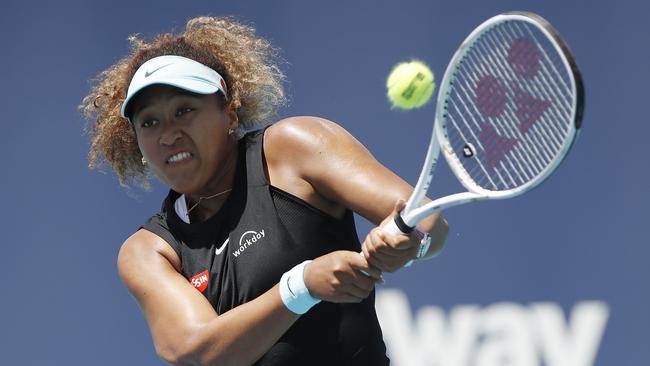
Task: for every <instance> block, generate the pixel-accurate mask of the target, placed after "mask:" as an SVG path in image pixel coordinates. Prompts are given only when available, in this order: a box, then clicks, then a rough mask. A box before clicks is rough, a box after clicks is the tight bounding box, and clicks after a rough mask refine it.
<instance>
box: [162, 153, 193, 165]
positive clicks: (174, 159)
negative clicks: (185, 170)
mask: <svg viewBox="0 0 650 366" xmlns="http://www.w3.org/2000/svg"><path fill="white" fill-rule="evenodd" d="M190 156H192V154H190V153H188V152H185V151H184V152H180V153H178V154H174V155H172V156H171V157H170V158H169V159H167V163H177V162H179V161H181V160H185V159H187V158H189V157H190Z"/></svg>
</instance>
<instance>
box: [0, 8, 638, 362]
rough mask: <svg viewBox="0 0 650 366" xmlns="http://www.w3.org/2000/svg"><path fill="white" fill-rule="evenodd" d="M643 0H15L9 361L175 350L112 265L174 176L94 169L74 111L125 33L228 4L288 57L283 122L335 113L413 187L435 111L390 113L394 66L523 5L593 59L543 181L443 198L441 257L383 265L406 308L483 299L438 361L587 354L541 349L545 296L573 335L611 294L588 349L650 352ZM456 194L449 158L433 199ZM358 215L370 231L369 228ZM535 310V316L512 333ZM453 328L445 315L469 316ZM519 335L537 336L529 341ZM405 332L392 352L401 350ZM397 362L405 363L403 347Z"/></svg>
mask: <svg viewBox="0 0 650 366" xmlns="http://www.w3.org/2000/svg"><path fill="white" fill-rule="evenodd" d="M640 4H642V2H638V3H637V2H634V1H617V2H611V1H610V2H604V1H560V0H548V1H498V2H497V1H466V0H457V1H446V2H438V1H423V0H419V1H418V0H401V1H371V0H366V1H347V2H343V1H328V2H309V1H288V0H287V1H258V2H253V1H237V2H218V1H205V0H203V1H199V0H192V1H141V2H136V1H124V0H113V1H95V2H93V1H81V0H79V1H41V2H37V1H30V0H24V1H12V0H10V1H5V2H3V5H2V11H1V12H0V20H1V21H0V34H1V35H2V36H3V37H2V47H0V50H1V51H0V55H1V57H0V75H1V78H2V79H1V80H2V86H3V87H2V88H0V107H1V111H2V113H1V114H0V116H1V117H0V119H1V121H2V123H1V125H0V126H1V127H0V128H1V131H2V134H1V136H2V144H0V156H2V160H3V169H2V179H0V186H1V187H2V192H3V197H2V203H3V207H4V209H3V210H2V213H1V214H0V215H1V217H2V220H1V221H0V222H2V231H3V233H4V239H3V246H2V255H1V256H0V271H1V272H0V273H2V278H3V279H2V281H0V325H1V326H0V351H1V352H0V355H1V356H0V357H2V358H1V359H0V363H1V364H3V365H158V364H161V363H162V362H161V361H159V360H158V359H157V357H156V355H155V352H154V349H153V346H152V343H151V340H150V336H149V333H148V329H147V327H146V324H145V321H144V319H143V317H142V315H141V313H140V311H139V309H138V307H137V305H136V303H135V302H134V301H133V299H132V298H131V297H130V296H129V295H128V293H127V292H126V290H125V289H124V287H123V286H122V284H121V282H120V280H119V278H118V275H117V271H116V267H115V259H116V254H117V251H118V248H119V245H120V244H121V243H122V241H123V240H124V239H125V238H126V237H127V236H128V235H130V234H131V233H132V232H133V230H135V229H136V228H137V227H138V225H139V224H140V223H141V222H143V220H145V219H146V218H147V217H148V216H149V215H150V214H151V213H152V212H154V211H155V210H157V209H158V208H159V204H160V200H161V199H162V197H163V196H164V194H165V189H164V187H162V186H160V185H156V187H155V189H154V190H153V191H152V192H150V193H146V192H141V191H139V190H137V189H135V190H132V191H127V190H125V189H123V188H121V187H120V186H119V185H118V182H117V179H116V178H115V177H114V176H113V175H112V174H111V173H110V171H106V172H105V174H102V173H100V172H89V171H88V170H87V168H86V164H87V162H86V154H87V151H88V139H87V136H85V135H84V121H83V119H82V117H81V115H80V114H79V112H78V111H77V108H76V107H77V105H78V104H79V103H80V101H81V99H82V98H83V96H84V95H85V93H87V91H88V89H89V85H90V84H89V82H88V81H89V80H90V79H92V78H93V77H94V76H95V75H97V74H98V73H99V72H100V71H102V70H104V69H105V68H106V67H108V66H109V65H111V64H112V63H113V62H115V61H117V60H118V59H119V58H121V57H122V56H124V55H125V54H126V53H127V52H128V43H127V41H126V38H127V36H128V35H130V34H133V33H140V34H141V35H143V36H145V37H146V36H151V35H154V34H156V33H158V32H162V31H169V30H181V29H182V28H183V26H184V24H185V21H186V20H187V19H188V18H191V17H194V16H197V15H205V14H209V15H234V16H236V17H238V18H239V19H241V20H243V21H245V22H251V23H253V24H254V25H255V26H256V27H257V29H258V32H259V34H261V35H262V36H264V37H267V38H268V39H270V40H271V41H272V43H274V44H275V45H276V46H277V47H279V48H280V49H282V56H283V57H284V58H285V59H286V60H287V61H288V62H287V64H286V65H285V67H284V70H285V72H286V74H287V76H288V79H289V84H288V85H287V90H288V92H289V93H290V95H291V104H290V106H288V107H287V108H285V109H283V110H282V111H281V113H280V117H282V116H290V115H299V114H309V115H318V116H322V117H325V118H329V119H331V120H334V121H336V122H338V123H340V124H341V125H343V126H344V127H345V128H347V129H348V130H349V131H350V132H351V133H352V134H353V135H355V136H356V137H357V138H358V139H359V140H360V141H361V142H363V143H364V144H365V145H366V146H367V147H368V148H369V149H370V150H371V151H372V152H373V154H375V156H376V157H377V158H378V159H379V160H380V161H381V162H383V163H384V164H385V165H387V166H388V167H390V168H391V169H393V170H395V171H396V172H397V173H398V174H400V175H401V176H402V177H404V178H405V179H406V180H408V181H410V182H414V181H415V180H416V178H417V174H418V171H419V169H420V164H421V158H422V156H423V153H424V148H425V146H426V143H427V139H428V136H427V135H428V134H429V131H430V121H431V119H432V115H433V111H434V108H433V106H432V105H428V106H427V107H426V108H424V109H422V110H420V111H417V112H409V113H398V112H395V111H391V110H390V108H389V106H388V103H387V102H386V98H385V89H384V81H385V77H386V75H387V73H388V72H389V70H390V68H391V67H392V65H394V64H395V63H397V62H399V61H402V60H404V59H408V58H411V57H416V58H419V59H422V60H425V61H426V62H428V63H429V64H430V65H431V66H432V68H433V69H434V71H435V72H436V73H437V75H438V77H440V76H442V73H443V72H444V68H445V66H446V64H447V62H448V60H449V59H450V57H451V55H452V53H453V52H454V51H455V49H456V47H457V46H458V45H459V43H460V42H461V41H462V40H463V39H464V37H465V36H466V35H467V34H468V33H469V31H471V30H472V29H473V28H474V27H475V26H476V25H478V24H479V23H480V22H482V21H483V20H485V19H487V18H488V17H490V16H492V15H495V14H497V13H500V12H504V11H509V10H530V11H534V12H536V13H539V14H540V15H542V16H544V17H545V18H546V19H548V20H549V21H550V22H551V23H553V24H554V25H555V27H556V28H557V29H558V30H559V31H560V32H561V33H562V34H563V36H564V37H565V39H566V40H567V42H568V43H569V45H570V47H571V49H572V50H573V52H574V53H575V55H576V58H577V60H578V63H579V65H580V67H581V70H582V72H583V77H584V80H585V84H586V90H587V106H586V111H585V119H584V130H583V132H582V134H581V136H580V139H579V141H578V143H577V145H576V146H575V149H574V150H573V152H572V153H571V155H570V156H569V157H568V159H567V161H566V162H565V163H564V164H563V166H562V167H561V169H560V170H559V171H558V172H557V173H556V174H555V175H554V176H552V177H551V179H550V180H549V181H548V182H547V183H546V184H545V185H543V186H541V187H540V188H539V189H537V190H535V191H534V192H532V193H531V194H530V195H527V196H524V197H520V198H517V199H514V200H510V201H504V202H487V203H480V204H475V205H471V206H465V207H462V208H456V209H453V210H450V211H449V212H448V213H447V217H448V220H449V221H450V223H451V228H452V230H451V233H450V236H449V240H448V245H447V249H446V250H445V252H444V253H443V255H441V256H440V257H438V258H436V259H434V260H432V261H430V262H428V263H426V264H422V265H418V266H414V267H412V268H410V269H408V270H404V271H402V272H400V273H397V274H394V275H388V276H387V279H388V280H387V284H386V285H384V286H383V287H382V290H383V291H384V292H382V293H380V299H388V297H386V296H397V298H398V299H402V300H404V299H406V300H407V301H408V302H405V303H404V304H406V306H407V308H406V309H407V310H409V309H410V310H409V312H408V313H406V316H413V317H416V314H418V311H419V310H422V309H425V310H426V309H428V310H429V314H431V313H432V312H435V311H436V310H437V311H442V314H443V315H444V317H443V318H441V319H443V320H444V319H451V315H450V314H452V313H453V310H454V309H456V310H458V309H464V307H463V306H465V305H472V306H473V307H472V309H479V310H478V311H479V312H480V313H481V314H483V317H480V319H482V320H480V321H481V322H482V323H481V324H479V325H476V326H477V327H478V329H479V330H478V331H477V332H476V333H475V336H474V337H470V338H471V344H472V346H471V347H470V349H471V352H469V353H467V354H466V355H465V356H463V357H465V358H464V359H463V360H460V361H459V360H456V361H453V362H456V363H453V362H452V361H445V362H442V361H440V360H442V358H439V359H438V361H437V362H438V363H435V362H434V360H433V358H432V357H434V356H426V355H424V354H423V355H422V356H421V357H420V356H413V357H414V358H413V359H412V361H409V362H410V363H411V364H418V363H419V364H422V365H425V364H447V365H451V364H458V365H461V364H462V365H475V364H476V365H488V364H489V365H511V364H512V365H515V364H517V365H524V364H531V365H542V364H547V365H560V364H566V365H570V364H578V363H577V362H578V361H575V362H573V363H571V362H569V361H566V358H565V362H564V363H562V362H559V361H554V360H553V359H550V358H549V357H550V356H544V355H545V354H546V355H547V354H548V353H545V351H544V349H543V347H544V346H543V342H541V341H536V340H535V339H538V338H536V337H537V336H535V334H539V333H540V330H539V329H541V328H539V327H536V326H534V325H530V324H529V323H530V322H529V321H528V320H526V319H530V318H529V317H528V315H530V314H534V313H535V311H534V309H536V307H535V306H536V305H535V304H538V303H540V302H544V303H551V304H555V305H554V306H556V307H559V309H561V310H562V314H563V318H562V319H561V320H562V321H563V322H564V323H562V324H565V331H566V334H568V335H569V336H570V335H572V334H573V335H574V336H575V337H574V338H576V339H577V338H579V337H578V334H579V333H580V329H582V328H581V325H580V324H582V325H584V327H583V328H584V329H583V331H584V332H586V333H585V334H588V333H589V332H590V329H591V331H593V329H596V328H598V326H597V325H594V323H593V322H594V319H595V318H594V319H592V318H588V319H587V318H585V319H587V321H585V322H583V323H580V321H579V319H578V318H579V316H576V317H572V318H567V317H569V315H570V314H571V312H572V311H573V310H575V309H576V306H577V304H581V303H582V304H584V303H585V302H588V303H587V304H598V306H599V309H601V310H602V311H601V313H600V314H601V315H603V314H604V316H605V318H604V321H606V326H605V329H604V333H603V334H602V338H601V337H600V336H599V335H595V336H594V337H596V338H597V339H596V340H595V344H596V349H595V351H594V352H595V355H594V357H595V360H594V361H593V364H596V365H646V364H648V362H649V361H648V360H649V359H650V349H649V348H648V347H647V339H648V335H647V333H648V332H647V329H648V328H650V316H649V315H648V313H649V311H648V310H649V308H650V307H649V304H650V286H649V281H650V267H649V266H648V265H647V264H646V262H647V258H648V256H649V255H650V249H649V248H648V245H647V244H648V239H647V235H646V233H647V227H648V224H647V223H646V221H647V219H648V214H647V211H646V207H647V206H648V204H650V195H649V194H648V190H647V187H648V178H650V174H649V169H648V168H649V164H648V162H647V146H646V142H647V136H648V135H649V134H650V127H649V125H648V118H647V108H646V105H647V103H648V101H647V97H648V92H647V85H648V82H649V81H650V79H649V78H648V76H649V72H648V59H649V56H650V54H649V53H650V52H649V51H650V48H649V47H648V44H649V42H648V36H647V35H648V31H647V15H648V11H649V7H648V5H645V4H643V5H640ZM404 162H408V163H407V164H406V163H404ZM457 189H459V187H458V185H457V183H455V180H454V179H453V177H452V176H451V174H450V173H449V172H448V169H447V167H446V166H444V164H443V165H441V166H440V167H439V169H438V175H437V177H436V179H435V181H434V187H433V189H432V192H431V194H430V195H431V196H438V195H441V194H444V193H452V192H453V191H454V190H457ZM358 222H359V225H358V229H359V235H360V236H362V237H363V236H364V235H365V233H366V232H367V231H368V230H369V229H370V227H371V226H370V225H368V224H367V223H365V222H364V221H363V220H361V219H360V220H358ZM143 270H146V269H143ZM391 289H397V292H390V291H389V290H391ZM384 295H386V296H384ZM387 304H388V305H386V309H388V310H385V311H383V312H382V313H385V314H386V317H385V318H384V319H382V321H383V322H386V324H387V326H389V324H388V323H390V321H391V319H397V318H389V317H391V316H394V315H395V314H396V312H398V311H397V310H399V309H403V307H402V308H400V307H399V306H398V305H399V304H401V303H400V302H399V301H389V302H387ZM499 304H500V305H499ZM501 305H503V306H501ZM499 306H501V307H499ZM502 308H503V309H506V310H505V311H504V312H503V314H505V316H504V317H502V319H505V321H504V322H505V323H504V322H502V323H499V321H497V320H494V319H497V318H499V317H498V316H496V315H494V314H493V313H499V312H498V311H497V310H499V309H502ZM493 310H494V311H493ZM422 313H423V312H420V313H419V314H422ZM486 314H487V315H486ZM490 314H492V315H490ZM517 314H519V315H517ZM522 314H523V315H522ZM526 314H528V315H526ZM493 315H494V316H493ZM607 315H608V317H607ZM495 316H496V318H495ZM418 319H419V318H418ZM476 319H479V318H476ZM489 319H492V320H489ZM499 319H501V318H499ZM512 319H515V320H512ZM516 319H519V320H516ZM590 319H591V320H590ZM601 320H603V318H602V317H601ZM476 321H477V322H478V321H479V320H476ZM494 322H496V324H497V325H494ZM509 322H510V323H509ZM434 323H435V322H434ZM524 323H526V324H528V325H527V326H525V327H524V328H525V329H527V330H522V331H519V330H517V329H519V328H518V324H519V325H521V324H524ZM417 324H424V323H423V322H419V323H418V322H417V321H414V322H413V323H412V324H407V325H409V327H410V328H409V329H410V330H411V331H412V332H413V333H409V334H411V335H412V336H413V337H419V338H418V339H419V340H420V343H417V345H418V347H420V348H421V349H423V350H424V349H428V348H432V349H438V350H440V349H441V348H444V347H443V346H442V343H440V342H438V343H437V342H436V338H435V337H431V336H429V335H427V334H425V333H426V332H424V333H422V332H420V333H418V332H417V331H416V330H417V329H416V328H417V327H416V325H417ZM435 324H438V325H441V324H442V325H444V324H447V323H441V322H440V321H438V322H437V323H435ZM449 324H451V325H450V327H451V328H449V329H452V330H453V329H456V330H458V329H460V328H453V327H452V326H453V323H449ZM490 324H492V325H490ZM499 324H501V325H499ZM504 324H505V325H504ZM585 324H587V325H585ZM590 324H591V325H590ZM456 325H457V324H456ZM411 326H412V327H411ZM590 327H591V328H590ZM579 328H580V329H579ZM592 328H593V329H592ZM391 329H392V328H391ZM441 329H442V328H441ZM445 329H446V328H445ZM585 329H586V330H585ZM450 332H451V331H450ZM522 332H523V333H522ZM526 332H528V333H526ZM571 332H573V333H571ZM387 333H389V331H388V330H387ZM452 333H453V332H451V333H448V335H449V337H451V335H453V334H452ZM450 334H451V335H450ZM522 334H528V335H529V336H530V337H529V338H525V337H524V338H525V339H524V340H523V341H522V340H521V339H522V338H521V335H522ZM394 335H395V334H394V333H391V334H387V337H393V336H394ZM527 337H528V336H527ZM570 338H571V337H568V338H567V339H568V340H566V342H564V343H563V341H562V340H560V341H558V342H560V346H558V347H567V348H568V349H569V350H570V349H571V347H572V346H571V341H570ZM446 339H447V340H450V339H452V338H446ZM517 342H524V343H525V344H523V346H522V345H521V344H519V345H518V343H517ZM526 342H527V343H526ZM540 342H541V343H540ZM592 343H593V342H592ZM389 346H390V344H389ZM393 347H396V348H395V349H394V350H393V352H395V353H396V356H397V354H398V353H399V352H401V351H403V348H402V349H399V350H398V349H397V347H400V346H399V345H395V346H393ZM522 347H524V349H527V348H526V347H528V348H531V349H532V351H530V352H529V353H530V354H531V355H533V356H534V357H533V358H531V359H529V360H528V361H522V360H523V359H522V358H518V357H524V356H521V355H520V354H521V352H524V351H521V349H522ZM515 348H516V349H519V351H515V350H514V349H515ZM400 350H401V351H400ZM423 352H424V351H423ZM427 352H429V351H427ZM431 352H433V351H431ZM442 352H443V353H444V350H442ZM451 352H452V351H451V350H450V351H449V352H448V353H451ZM517 352H519V353H517ZM575 352H578V351H575ZM585 352H586V353H589V352H587V351H585ZM425 353H426V352H425ZM556 353H557V352H556ZM499 355H503V357H501V356H499ZM427 357H429V358H427ZM436 357H438V356H436ZM439 357H443V356H439ZM576 357H577V358H580V357H582V359H583V360H588V359H589V357H588V356H584V355H583V356H580V357H578V356H576ZM524 358H525V357H524ZM394 360H395V363H396V364H397V363H398V362H401V363H400V364H402V365H403V364H406V363H405V362H406V361H404V359H403V358H399V357H397V358H394ZM517 360H519V361H517ZM584 362H586V363H585V364H591V361H584Z"/></svg>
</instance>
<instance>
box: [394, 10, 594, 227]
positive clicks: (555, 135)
mask: <svg viewBox="0 0 650 366" xmlns="http://www.w3.org/2000/svg"><path fill="white" fill-rule="evenodd" d="M583 106H584V91H583V85H582V80H581V76H580V72H579V71H578V68H577V66H576V63H575V61H574V58H573V56H572V55H571V53H570V52H569V49H568V47H567V46H566V44H565V43H564V41H563V40H562V39H561V38H560V35H559V34H558V32H557V31H556V30H555V29H554V28H553V27H552V26H551V24H549V23H548V22H547V21H546V20H544V19H543V18H542V17H540V16H538V15H536V14H533V13H529V12H511V13H505V14H500V15H497V16H495V17H493V18H491V19H488V20H487V21H485V22H484V23H483V24H481V25H480V26H478V27H477V28H476V29H475V30H474V31H473V32H472V33H471V34H470V35H469V36H468V37H467V38H466V39H465V41H464V42H463V43H462V44H461V46H460V48H459V49H458V50H457V51H456V53H455V54H454V56H453V58H452V59H451V62H450V63H449V65H448V67H447V70H446V72H445V75H444V77H443V78H442V82H441V83H440V89H439V92H438V99H437V107H436V115H435V121H434V130H433V133H432V136H431V142H430V144H429V149H428V151H427V155H426V159H425V162H424V167H423V168H422V171H421V173H420V177H419V179H418V182H417V185H416V186H415V190H414V191H413V193H412V195H411V197H410V198H409V200H408V201H407V203H406V206H405V208H404V209H403V210H402V211H401V212H400V214H399V215H397V216H396V217H395V219H394V220H391V221H389V223H388V224H387V225H386V227H385V228H384V230H387V231H388V232H391V233H399V232H403V233H409V232H411V231H412V230H413V228H414V227H415V226H416V225H417V223H418V222H420V221H421V220H422V219H424V218H425V217H427V216H429V215H431V214H433V213H435V212H438V211H441V210H444V209H447V208H449V207H453V206H457V205H460V204H464V203H469V202H474V201H480V200H487V199H505V198H511V197H515V196H518V195H520V194H523V193H526V192H528V191H530V190H531V189H533V188H534V187H536V186H537V185H539V184H540V183H542V182H543V181H544V180H545V179H546V178H548V176H549V175H550V174H551V173H552V172H553V171H554V170H555V169H556V168H557V167H558V166H559V164H560V163H561V162H562V160H563V159H564V157H565V156H566V155H567V153H568V152H569V150H570V148H571V146H572V144H573V141H574V140H575V138H576V135H577V133H578V130H579V129H580V125H581V119H582V111H583ZM441 150H442V154H443V155H444V156H445V159H446V160H447V163H448V164H449V166H450V167H451V170H452V171H453V173H454V174H455V175H456V177H457V178H458V180H459V181H460V183H461V184H462V185H463V186H464V187H465V188H466V189H467V191H466V192H461V193H456V194H452V195H449V196H446V197H442V198H438V199H436V200H434V201H431V202H429V203H427V204H426V205H423V206H420V204H421V202H422V199H423V198H424V195H425V193H426V192H427V189H428V188H429V184H430V183H431V179H432V178H433V171H434V169H435V167H436V163H437V161H438V157H439V154H440V151H441Z"/></svg>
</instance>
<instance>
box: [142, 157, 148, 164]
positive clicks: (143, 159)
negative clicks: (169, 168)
mask: <svg viewBox="0 0 650 366" xmlns="http://www.w3.org/2000/svg"><path fill="white" fill-rule="evenodd" d="M142 165H147V159H145V158H144V156H143V157H142Z"/></svg>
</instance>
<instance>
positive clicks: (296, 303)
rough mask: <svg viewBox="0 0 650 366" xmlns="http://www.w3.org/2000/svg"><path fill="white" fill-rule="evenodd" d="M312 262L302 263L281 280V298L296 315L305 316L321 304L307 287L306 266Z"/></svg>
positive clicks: (285, 274)
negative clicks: (304, 274) (313, 307)
mask: <svg viewBox="0 0 650 366" xmlns="http://www.w3.org/2000/svg"><path fill="white" fill-rule="evenodd" d="M310 262H311V261H304V262H302V263H300V264H299V265H297V266H295V267H293V268H292V269H290V270H289V271H287V272H285V273H284V274H283V275H282V278H281V279H280V298H282V302H283V303H284V306H286V307H287V309H289V310H291V311H292V312H293V313H296V314H304V313H306V312H307V311H309V309H311V308H312V306H314V305H316V304H318V303H319V302H320V300H319V299H317V298H315V297H313V296H311V294H310V293H309V290H308V289H307V286H305V279H304V277H303V273H304V271H305V266H306V265H307V264H309V263H310Z"/></svg>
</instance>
